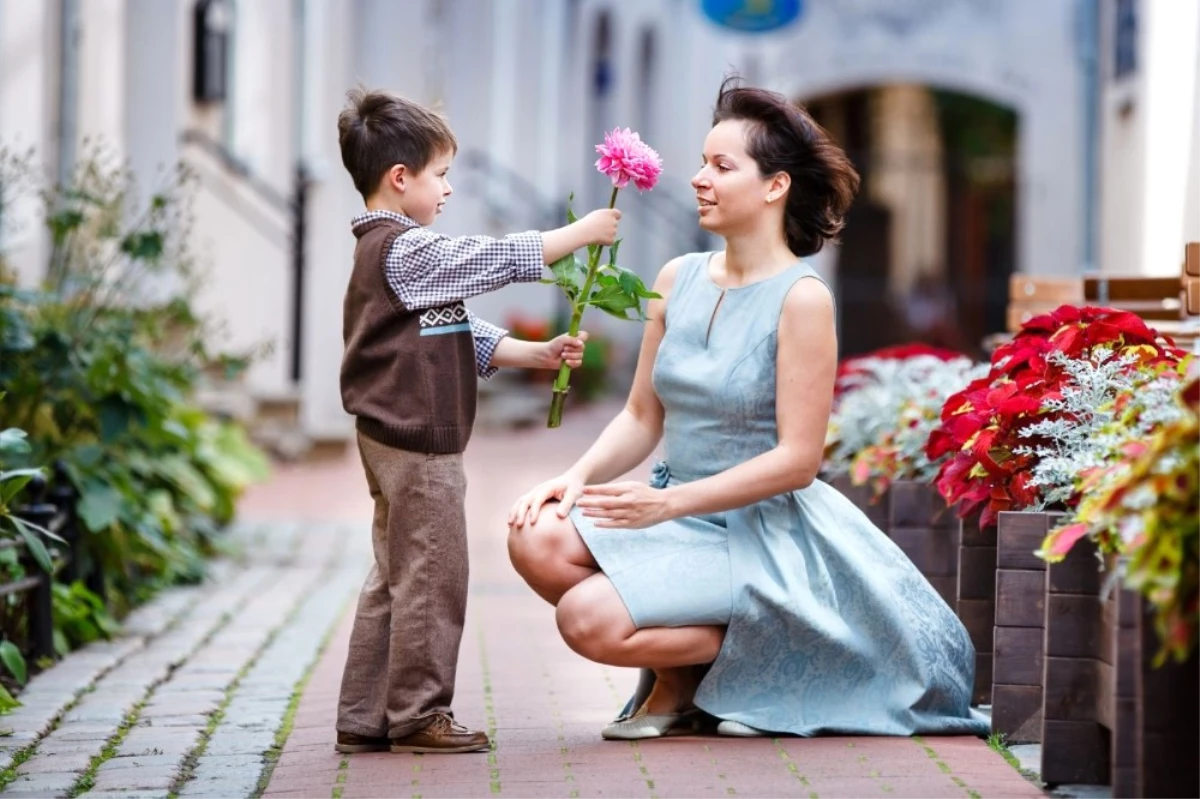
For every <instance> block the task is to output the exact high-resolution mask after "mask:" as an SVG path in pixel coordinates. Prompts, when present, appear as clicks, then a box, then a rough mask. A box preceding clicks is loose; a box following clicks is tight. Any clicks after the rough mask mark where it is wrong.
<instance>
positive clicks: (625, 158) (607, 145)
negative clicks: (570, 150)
mask: <svg viewBox="0 0 1200 799" xmlns="http://www.w3.org/2000/svg"><path fill="white" fill-rule="evenodd" d="M596 152H598V153H600V158H599V160H597V161H596V169H598V170H599V171H600V172H602V173H603V174H605V175H608V176H609V177H610V178H611V179H612V182H613V185H614V186H616V187H617V188H618V189H623V188H625V187H626V186H627V185H629V181H631V180H632V181H633V185H634V186H636V187H637V190H638V191H650V189H653V188H654V184H655V183H657V182H658V176H659V175H661V174H662V159H661V158H659V156H658V153H656V152H654V149H653V148H652V147H651V146H650V145H648V144H646V143H645V142H644V141H642V137H641V136H639V135H637V134H636V133H634V132H633V131H631V130H630V129H629V128H624V129H622V128H613V129H612V132H611V133H605V134H604V144H597V145H596Z"/></svg>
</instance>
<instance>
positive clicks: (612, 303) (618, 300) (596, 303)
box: [588, 286, 638, 321]
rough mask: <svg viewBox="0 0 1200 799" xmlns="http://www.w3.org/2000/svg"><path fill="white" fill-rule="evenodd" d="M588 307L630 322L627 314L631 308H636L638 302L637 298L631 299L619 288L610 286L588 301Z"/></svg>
mask: <svg viewBox="0 0 1200 799" xmlns="http://www.w3.org/2000/svg"><path fill="white" fill-rule="evenodd" d="M588 305H591V306H593V307H596V308H599V309H600V310H602V311H604V312H605V313H607V314H610V315H611V316H615V317H617V318H618V319H624V320H625V321H630V319H629V316H627V315H626V313H625V312H626V311H628V310H629V309H630V308H636V307H637V305H638V302H637V299H636V298H634V297H630V296H629V295H627V294H625V293H624V292H623V291H621V288H620V287H619V286H609V287H606V288H604V289H603V290H601V291H598V292H596V294H594V295H592V298H591V300H589V301H588Z"/></svg>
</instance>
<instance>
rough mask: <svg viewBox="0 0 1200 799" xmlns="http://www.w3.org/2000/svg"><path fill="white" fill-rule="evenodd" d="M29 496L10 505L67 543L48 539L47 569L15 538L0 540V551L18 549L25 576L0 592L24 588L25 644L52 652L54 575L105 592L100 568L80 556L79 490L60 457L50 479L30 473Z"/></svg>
mask: <svg viewBox="0 0 1200 799" xmlns="http://www.w3.org/2000/svg"><path fill="white" fill-rule="evenodd" d="M27 490H28V493H29V502H27V503H26V504H23V505H18V506H16V507H15V508H14V515H16V516H17V517H19V518H20V519H22V520H24V521H26V522H29V523H30V524H33V525H37V526H38V527H41V528H44V529H46V530H49V531H50V532H52V533H54V534H55V535H56V536H58V537H59V538H61V539H62V540H63V541H64V542H65V544H66V546H65V549H64V548H63V546H62V544H59V543H58V542H55V541H48V542H46V543H47V549H48V550H49V552H50V554H51V561H52V563H53V564H54V569H53V571H51V572H47V571H46V570H45V569H43V568H42V566H41V565H40V564H39V563H38V562H37V561H36V560H35V559H34V557H33V555H32V553H31V552H30V551H29V547H28V545H27V544H26V543H25V542H24V541H23V540H19V539H11V540H6V541H0V551H4V550H12V549H15V550H17V551H18V552H19V553H20V554H19V556H18V561H19V563H20V564H21V565H22V566H23V568H24V571H25V576H24V577H21V578H19V579H16V580H13V581H11V582H8V583H4V584H2V585H0V597H8V596H13V595H20V594H26V595H27V596H26V601H25V603H24V606H25V615H26V625H27V626H26V636H27V641H26V648H27V649H28V652H29V654H30V655H32V656H33V658H34V659H40V658H53V657H54V656H55V654H56V652H55V649H54V595H53V585H54V578H55V576H56V575H60V576H61V579H62V580H63V581H65V582H67V583H73V582H75V581H76V580H82V581H84V583H85V584H86V585H87V587H88V588H89V589H90V590H92V591H93V592H95V593H96V594H98V595H99V596H103V595H104V578H103V573H102V572H101V571H100V570H99V569H97V568H94V567H93V565H92V562H91V561H90V560H88V559H87V558H86V557H85V554H86V553H85V551H84V541H83V531H82V529H81V528H80V526H79V520H78V517H77V516H76V513H75V508H76V503H77V501H78V495H77V494H76V492H75V488H74V487H73V486H72V485H71V482H70V480H69V479H68V477H67V474H66V469H65V467H64V466H63V464H61V463H59V464H57V465H56V466H55V469H54V478H53V483H52V484H50V483H47V481H46V479H45V478H44V477H40V476H39V477H35V478H34V479H33V480H31V481H30V483H29V485H28V487H27Z"/></svg>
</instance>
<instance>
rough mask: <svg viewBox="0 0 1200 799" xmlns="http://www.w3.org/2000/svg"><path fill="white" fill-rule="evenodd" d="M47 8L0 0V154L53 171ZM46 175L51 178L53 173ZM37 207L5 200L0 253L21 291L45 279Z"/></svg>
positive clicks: (27, 200)
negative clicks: (31, 154) (28, 154)
mask: <svg viewBox="0 0 1200 799" xmlns="http://www.w3.org/2000/svg"><path fill="white" fill-rule="evenodd" d="M53 11H54V10H53V9H52V8H51V7H50V5H49V4H47V3H30V2H26V0H0V150H5V149H7V150H9V151H10V152H12V153H23V152H25V151H27V150H30V149H32V150H34V151H35V163H36V164H38V165H40V167H41V168H43V169H46V170H53V168H54V153H53V150H52V147H53V139H54V127H53V126H54V120H55V119H56V118H57V110H56V108H55V107H54V105H53V102H54V98H55V94H54V86H55V81H56V75H57V65H58V61H57V57H58V56H57V52H58V51H57V47H58V45H57V43H58V34H57V24H58V16H57V14H56V13H53ZM48 174H53V172H52V171H50V172H48ZM42 216H43V214H42V207H41V201H40V200H39V199H38V198H37V197H36V196H34V195H33V194H31V193H30V192H28V191H23V192H21V193H19V194H17V195H16V196H15V197H12V198H6V207H5V208H4V218H3V221H2V226H0V252H2V253H3V255H4V259H5V260H6V261H7V263H8V265H9V266H10V267H11V268H12V269H14V270H15V271H16V273H17V275H18V278H19V279H20V280H21V282H22V283H24V284H25V285H33V284H35V283H37V282H39V281H40V280H41V279H42V278H43V277H44V276H45V273H46V264H47V262H48V259H49V252H50V248H49V241H48V239H47V236H46V232H45V228H44V226H43V224H42Z"/></svg>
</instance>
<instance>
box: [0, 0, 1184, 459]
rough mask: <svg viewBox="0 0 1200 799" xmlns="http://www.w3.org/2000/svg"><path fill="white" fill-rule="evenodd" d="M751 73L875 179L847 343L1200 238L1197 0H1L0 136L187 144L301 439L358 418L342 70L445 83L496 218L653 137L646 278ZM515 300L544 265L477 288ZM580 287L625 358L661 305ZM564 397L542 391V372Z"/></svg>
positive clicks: (618, 356)
mask: <svg viewBox="0 0 1200 799" xmlns="http://www.w3.org/2000/svg"><path fill="white" fill-rule="evenodd" d="M730 72H737V73H739V74H741V75H742V76H743V77H745V78H746V80H747V81H748V82H750V83H752V84H756V85H760V86H764V87H767V88H771V89H775V90H778V91H780V92H783V93H784V94H786V95H787V96H789V97H791V98H794V99H795V100H796V101H797V102H800V103H803V104H805V105H806V106H807V107H808V108H809V109H810V111H811V112H812V113H813V114H814V115H815V117H816V118H817V119H818V120H819V121H820V122H821V123H822V124H823V125H825V126H826V127H827V128H828V129H829V130H830V131H831V132H832V134H833V135H834V136H835V137H836V138H837V140H838V141H840V142H841V143H842V145H843V146H844V147H845V148H846V149H847V151H848V152H849V154H850V155H851V157H852V158H853V159H854V161H855V163H856V164H857V165H858V167H859V169H860V170H861V172H862V174H863V177H864V182H863V189H862V192H861V194H860V196H859V199H858V201H857V203H856V205H855V207H854V208H853V210H852V212H851V214H850V218H849V221H848V225H847V228H846V231H845V235H844V237H843V242H842V244H841V245H840V246H839V247H836V248H830V249H829V250H828V251H826V252H823V253H821V254H820V255H819V256H817V257H816V258H814V259H813V262H814V264H815V265H816V266H817V268H818V269H820V270H821V271H822V272H823V273H824V274H825V275H826V276H827V277H828V278H829V280H830V282H831V283H832V284H833V285H834V286H835V288H836V291H837V293H838V299H839V313H840V339H841V343H842V350H843V353H844V354H855V353H860V352H863V351H866V350H869V349H872V348H875V347H878V346H883V345H887V344H893V343H899V342H902V341H910V340H924V341H928V342H931V343H937V344H942V345H946V346H952V347H959V348H963V349H965V350H967V351H972V352H978V350H979V347H980V342H981V341H982V340H983V338H984V337H985V336H986V335H987V334H990V333H995V332H998V331H1001V330H1003V329H1004V328H1005V312H1006V307H1007V305H1008V300H1009V298H1008V291H1009V277H1010V275H1012V274H1013V273H1015V272H1021V273H1028V274H1032V275H1042V276H1072V275H1079V274H1083V273H1089V272H1102V273H1114V274H1117V273H1119V274H1144V275H1155V274H1158V275H1170V274H1174V273H1177V272H1178V270H1179V260H1180V253H1181V252H1182V249H1181V245H1182V243H1183V242H1184V241H1186V240H1190V241H1195V240H1200V77H1198V76H1200V0H0V147H4V146H7V147H10V148H16V149H21V148H27V147H33V148H34V149H35V151H36V154H37V156H38V159H39V161H40V163H41V165H42V168H43V169H45V170H47V172H48V173H49V174H51V175H53V176H59V177H61V176H65V175H69V174H70V173H71V171H72V170H73V169H74V168H75V165H76V163H77V161H78V159H79V158H80V152H81V148H83V147H84V142H85V141H102V142H104V143H106V144H107V145H108V146H110V147H111V148H114V149H115V150H116V151H117V152H118V153H119V155H120V156H121V157H123V158H125V159H127V161H128V163H129V164H130V166H131V168H132V169H133V171H134V173H135V174H136V175H137V177H138V179H139V186H140V187H141V191H142V192H143V194H144V195H145V196H148V195H149V194H150V193H151V192H153V191H154V189H155V187H156V186H157V185H159V184H160V183H161V182H162V181H164V180H165V179H166V177H165V176H166V175H168V174H169V173H170V170H171V167H172V165H174V164H175V163H177V162H180V161H182V162H185V163H186V164H188V165H189V166H190V167H191V168H192V169H193V170H194V171H195V173H196V174H197V175H198V177H199V180H198V184H197V188H196V196H195V212H196V231H195V238H194V242H195V244H196V246H197V248H198V250H199V252H200V253H201V254H202V256H203V258H204V261H205V262H206V265H207V269H208V277H207V279H206V281H205V288H204V291H203V293H202V294H201V296H199V297H197V298H196V302H197V304H198V305H199V307H200V308H201V309H203V310H204V311H206V312H210V313H214V314H218V315H219V316H221V317H223V318H224V319H225V320H226V322H227V327H228V335H229V341H228V342H227V343H228V345H229V346H230V347H232V348H234V349H238V348H241V349H248V348H251V347H254V346H256V345H259V344H261V343H264V342H270V343H273V344H274V349H273V351H272V352H271V354H270V355H269V356H268V357H265V358H262V359H260V360H259V361H258V362H256V364H255V365H254V367H253V368H252V370H251V372H250V373H249V376H248V378H247V382H246V384H245V386H246V390H248V391H249V392H250V394H251V395H252V396H253V397H254V398H255V399H256V400H258V401H261V402H263V403H276V404H283V405H286V406H288V407H290V408H291V409H292V412H293V413H294V414H295V416H296V419H297V422H298V426H299V429H300V430H301V431H302V432H303V434H304V436H305V437H306V439H307V440H330V441H340V440H344V439H345V437H346V436H347V435H348V433H349V431H350V429H351V425H350V421H349V419H348V418H347V417H346V416H345V415H344V413H343V412H342V408H341V402H340V399H339V393H338V385H337V375H338V364H339V362H340V357H341V349H342V342H341V300H342V293H343V290H344V286H345V281H346V278H347V276H348V273H349V269H350V263H351V251H352V248H353V237H352V236H351V234H350V229H349V220H350V218H351V217H352V216H353V215H354V214H355V213H357V212H358V211H359V210H360V209H361V205H362V202H361V198H359V197H358V196H357V195H356V193H355V192H354V189H353V186H352V185H351V182H350V179H349V178H348V177H347V175H346V174H345V173H344V170H343V169H342V166H341V162H340V157H339V154H338V149H337V139H336V126H335V120H336V116H337V113H338V111H339V110H340V109H341V107H342V106H343V103H344V98H345V93H346V90H347V89H349V88H350V87H352V86H354V85H356V84H359V83H361V84H364V85H366V86H370V87H383V88H387V89H391V90H394V91H396V92H399V93H401V94H403V95H405V96H408V97H410V98H413V99H416V100H419V101H421V102H424V103H428V104H431V105H434V106H437V107H439V108H440V109H441V110H443V111H444V112H445V113H446V114H447V116H448V117H449V119H450V122H451V124H452V125H453V127H454V129H455V131H456V133H457V134H458V137H459V141H460V150H459V153H458V158H457V160H456V162H455V166H454V168H453V170H452V172H451V181H452V183H454V185H455V187H456V196H455V197H454V199H453V201H452V202H451V203H450V205H449V206H448V207H447V213H446V214H445V215H444V216H443V217H442V219H441V220H440V221H439V222H438V229H439V230H441V231H443V232H446V233H449V234H460V233H469V232H484V233H492V234H501V233H504V232H510V231H515V230H524V229H529V228H547V227H552V226H557V225H559V224H561V223H562V221H563V216H564V209H565V201H566V197H567V195H568V194H569V193H571V192H574V195H575V208H576V210H577V211H583V210H586V209H588V208H590V207H593V206H597V205H600V204H602V203H604V202H606V200H607V196H608V187H607V186H606V184H605V180H604V179H603V178H602V177H601V176H600V175H598V174H597V173H596V172H595V171H594V169H593V168H592V162H593V161H594V159H595V154H594V151H593V145H594V144H595V143H596V142H598V141H599V140H600V139H601V136H602V134H603V131H605V130H606V129H611V128H612V127H614V126H628V127H631V128H633V129H635V130H638V131H639V132H640V133H641V134H642V137H643V138H644V139H645V140H647V141H648V142H649V143H651V144H652V145H653V146H654V147H656V148H657V149H658V150H659V152H660V153H661V154H662V155H663V158H664V162H665V173H664V178H663V180H662V182H661V184H660V185H659V187H658V188H656V189H655V190H654V191H653V192H650V193H648V194H645V195H640V196H638V195H636V194H635V193H634V192H633V191H632V190H629V191H626V192H623V193H622V196H621V198H620V200H619V206H620V207H621V208H623V209H624V210H625V211H626V212H627V213H626V216H625V220H624V221H623V223H622V226H623V231H624V236H625V238H626V242H625V244H624V245H623V246H622V249H621V255H622V256H623V261H624V265H625V266H626V267H628V268H632V269H636V270H637V271H638V272H640V273H641V274H642V275H643V276H645V277H646V279H647V280H651V279H652V278H653V276H654V275H655V273H656V272H657V270H658V268H659V267H660V266H661V264H662V263H663V262H665V261H666V260H668V259H669V258H670V257H672V256H674V255H677V254H680V253H682V252H686V251H691V250H696V249H707V248H711V247H713V246H717V243H716V242H714V241H712V240H710V239H709V238H708V237H707V236H706V235H705V234H704V233H703V232H702V231H700V230H699V229H698V227H697V226H696V214H695V203H694V200H693V193H692V190H691V187H690V185H689V179H690V178H691V176H692V174H693V173H694V171H695V169H696V168H697V167H698V166H699V163H700V151H701V146H702V142H703V138H704V135H705V132H706V131H707V129H708V127H709V118H710V114H711V108H712V104H713V100H714V99H715V95H716V91H717V87H718V86H719V84H720V82H721V80H722V78H723V76H725V75H726V74H728V73H730ZM37 218H38V207H37V199H36V198H31V197H23V198H22V197H17V198H13V199H11V200H10V201H9V202H7V203H6V204H5V206H4V212H3V216H2V217H0V251H2V252H3V253H4V254H5V257H6V259H7V260H8V261H9V263H10V264H11V265H12V266H13V267H15V269H16V271H17V272H18V274H19V276H20V279H21V280H22V281H24V282H26V283H28V284H35V283H37V282H38V281H39V280H41V279H42V278H43V277H44V275H45V274H46V270H47V267H48V256H49V252H50V244H49V238H48V234H47V232H46V231H45V230H44V229H43V228H42V227H41V226H40V225H39V224H34V223H33V222H34V221H35V220H36V219H37ZM471 305H472V307H473V308H474V309H475V310H476V311H477V312H478V313H480V314H481V315H483V316H484V317H486V318H489V319H492V320H493V321H495V322H497V323H500V324H517V325H518V326H520V327H528V326H536V325H538V324H544V323H545V322H547V321H551V320H553V319H554V317H555V316H556V315H557V314H558V313H559V312H560V311H561V307H560V304H559V302H558V299H557V297H556V294H555V290H554V289H551V288H549V287H546V286H540V285H526V286H516V287H510V288H508V289H505V290H503V291H501V292H498V293H496V294H494V295H490V296H487V297H482V298H479V299H478V300H475V301H472V303H471ZM600 316H601V315H599V314H596V315H595V316H589V317H588V318H587V320H586V322H587V326H588V327H589V328H591V329H593V330H595V331H596V332H598V333H601V334H603V335H604V337H605V338H607V339H608V340H609V341H610V342H611V344H612V349H611V352H610V356H611V358H612V359H613V369H612V371H611V375H612V377H613V382H614V383H615V384H616V385H617V386H620V385H621V384H622V383H623V382H624V381H626V380H627V379H628V375H629V373H630V370H629V367H630V366H631V364H632V359H633V357H634V356H635V354H636V343H637V338H638V336H639V334H640V328H639V326H637V325H633V324H626V325H622V324H621V323H619V322H615V321H614V320H609V319H605V318H600ZM547 396H548V395H547Z"/></svg>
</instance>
